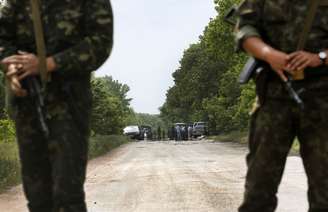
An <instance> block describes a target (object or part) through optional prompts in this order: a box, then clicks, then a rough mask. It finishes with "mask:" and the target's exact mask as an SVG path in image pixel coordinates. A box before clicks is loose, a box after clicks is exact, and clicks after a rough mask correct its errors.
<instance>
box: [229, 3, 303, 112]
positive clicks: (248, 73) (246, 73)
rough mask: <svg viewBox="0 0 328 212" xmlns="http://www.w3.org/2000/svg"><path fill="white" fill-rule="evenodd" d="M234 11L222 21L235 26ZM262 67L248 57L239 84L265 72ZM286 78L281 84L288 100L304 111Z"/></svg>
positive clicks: (290, 81) (289, 79)
mask: <svg viewBox="0 0 328 212" xmlns="http://www.w3.org/2000/svg"><path fill="white" fill-rule="evenodd" d="M236 11H237V7H236V6H233V7H232V8H230V10H229V11H228V13H227V14H226V15H225V17H224V21H225V22H226V23H228V24H230V25H233V26H234V25H236V20H235V18H236V16H235V14H236ZM264 66H265V63H264V62H263V61H260V60H258V59H256V58H254V57H249V58H248V60H247V62H246V64H245V66H244V68H243V69H242V71H241V73H240V75H239V83H240V84H247V83H248V82H249V80H250V79H251V78H256V77H257V76H259V75H260V74H261V73H262V72H263V71H265V69H264ZM287 78H288V80H287V81H283V82H284V85H285V88H286V90H287V92H288V94H289V96H290V98H292V99H293V100H294V101H295V102H296V103H297V105H298V106H299V107H300V108H301V109H304V103H303V101H302V99H301V98H300V97H299V93H300V92H301V91H299V92H297V91H295V89H294V88H293V85H292V76H291V75H289V74H287Z"/></svg>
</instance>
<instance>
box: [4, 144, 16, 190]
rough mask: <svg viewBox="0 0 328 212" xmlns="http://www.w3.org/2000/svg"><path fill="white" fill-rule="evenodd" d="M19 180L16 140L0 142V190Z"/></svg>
mask: <svg viewBox="0 0 328 212" xmlns="http://www.w3.org/2000/svg"><path fill="white" fill-rule="evenodd" d="M19 182H20V164H19V156H18V148H17V144H16V142H10V143H0V192H2V191H3V190H4V189H6V188H9V187H11V186H13V185H17V184H18V183H19Z"/></svg>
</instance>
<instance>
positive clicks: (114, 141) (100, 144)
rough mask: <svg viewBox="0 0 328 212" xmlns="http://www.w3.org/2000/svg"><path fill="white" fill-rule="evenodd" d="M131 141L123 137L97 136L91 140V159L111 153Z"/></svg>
mask: <svg viewBox="0 0 328 212" xmlns="http://www.w3.org/2000/svg"><path fill="white" fill-rule="evenodd" d="M129 141H130V139H129V138H128V137H125V136H121V135H95V136H93V137H92V138H91V139H90V145H89V158H90V159H91V158H94V157H97V156H100V155H103V154H105V153H107V152H109V151H110V150H112V149H115V148H116V147H119V146H120V145H122V144H125V143H128V142H129Z"/></svg>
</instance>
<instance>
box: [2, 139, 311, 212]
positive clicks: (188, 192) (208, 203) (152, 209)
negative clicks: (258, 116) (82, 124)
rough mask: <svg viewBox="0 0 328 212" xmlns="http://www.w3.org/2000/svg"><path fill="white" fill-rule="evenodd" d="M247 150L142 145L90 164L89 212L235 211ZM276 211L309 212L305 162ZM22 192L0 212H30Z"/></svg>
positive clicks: (286, 182)
mask: <svg viewBox="0 0 328 212" xmlns="http://www.w3.org/2000/svg"><path fill="white" fill-rule="evenodd" d="M246 152H247V150H246V148H245V147H243V146H240V145H237V144H232V143H212V142H208V141H193V142H181V143H175V142H139V143H131V144H128V145H125V146H123V147H121V148H119V149H117V150H116V151H114V152H112V153H110V154H108V155H106V156H104V157H101V158H98V159H95V160H93V161H91V162H90V164H89V168H88V179H87V183H86V191H87V203H88V208H89V212H132V211H133V212H134V211H137V212H171V211H172V212H178V211H179V212H189V211H190V212H212V211H213V212H214V211H215V212H235V211H236V210H237V207H238V205H239V204H240V202H241V199H242V193H243V184H244V176H245V169H246V167H245V163H244V156H245V154H246ZM279 198H280V199H279V208H278V210H277V211H278V212H305V211H306V209H307V207H308V205H307V200H306V178H305V175H304V171H303V167H302V163H301V160H300V159H299V158H298V157H296V156H295V157H293V156H291V157H289V159H288V163H287V169H286V172H285V176H284V179H283V182H282V185H281V187H280V193H279ZM24 205H25V200H24V198H23V196H22V192H21V188H20V187H17V188H14V189H12V190H11V191H9V192H8V193H6V194H3V195H0V211H5V212H26V211H27V210H26V209H25V206H24Z"/></svg>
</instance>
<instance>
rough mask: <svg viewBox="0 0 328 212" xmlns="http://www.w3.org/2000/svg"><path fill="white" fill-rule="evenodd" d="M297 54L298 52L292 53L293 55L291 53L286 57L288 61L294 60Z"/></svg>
mask: <svg viewBox="0 0 328 212" xmlns="http://www.w3.org/2000/svg"><path fill="white" fill-rule="evenodd" d="M299 54H300V52H299V51H298V52H293V53H291V54H289V55H288V58H289V60H292V59H294V58H295V57H296V56H297V55H299Z"/></svg>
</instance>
